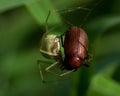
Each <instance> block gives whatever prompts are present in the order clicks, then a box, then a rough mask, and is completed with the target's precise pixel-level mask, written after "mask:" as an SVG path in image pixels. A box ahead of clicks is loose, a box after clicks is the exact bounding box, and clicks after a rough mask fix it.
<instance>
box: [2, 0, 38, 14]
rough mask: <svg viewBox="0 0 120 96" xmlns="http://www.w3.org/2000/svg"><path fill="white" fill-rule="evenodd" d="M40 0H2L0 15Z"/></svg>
mask: <svg viewBox="0 0 120 96" xmlns="http://www.w3.org/2000/svg"><path fill="white" fill-rule="evenodd" d="M34 1H38V0H0V13H1V12H4V11H6V10H10V9H12V8H16V7H19V6H21V5H24V4H26V3H32V2H34Z"/></svg>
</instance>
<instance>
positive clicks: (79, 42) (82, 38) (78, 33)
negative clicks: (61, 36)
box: [62, 26, 88, 70]
mask: <svg viewBox="0 0 120 96" xmlns="http://www.w3.org/2000/svg"><path fill="white" fill-rule="evenodd" d="M62 42H63V40H62ZM63 47H64V53H65V59H64V61H63V65H62V68H63V69H67V70H73V69H78V68H79V67H80V66H82V65H86V64H84V61H85V60H86V59H87V47H88V37H87V34H86V33H85V31H84V30H83V29H81V28H79V27H76V26H74V27H70V28H69V29H68V30H67V31H66V34H65V40H64V44H63Z"/></svg>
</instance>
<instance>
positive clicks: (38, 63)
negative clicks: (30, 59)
mask: <svg viewBox="0 0 120 96" xmlns="http://www.w3.org/2000/svg"><path fill="white" fill-rule="evenodd" d="M40 62H41V60H37V65H38V68H39V72H40V77H41V80H42V82H43V83H44V82H45V80H44V76H43V73H42V70H41V66H40Z"/></svg>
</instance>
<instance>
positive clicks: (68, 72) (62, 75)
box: [59, 69, 75, 76]
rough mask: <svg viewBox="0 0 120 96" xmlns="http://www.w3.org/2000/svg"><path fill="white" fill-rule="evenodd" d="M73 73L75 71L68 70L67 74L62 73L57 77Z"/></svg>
mask: <svg viewBox="0 0 120 96" xmlns="http://www.w3.org/2000/svg"><path fill="white" fill-rule="evenodd" d="M74 71H75V69H73V70H70V71H67V72H65V73H62V74H60V75H59V76H64V75H67V74H70V73H72V72H74Z"/></svg>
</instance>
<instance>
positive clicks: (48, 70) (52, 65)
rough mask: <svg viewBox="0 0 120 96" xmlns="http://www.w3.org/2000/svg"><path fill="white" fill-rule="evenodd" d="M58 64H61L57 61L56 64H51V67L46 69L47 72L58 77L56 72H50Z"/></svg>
mask: <svg viewBox="0 0 120 96" xmlns="http://www.w3.org/2000/svg"><path fill="white" fill-rule="evenodd" d="M58 63H59V62H58V61H56V62H55V63H53V64H51V65H50V66H48V67H47V68H45V71H46V72H50V73H52V74H55V75H58V74H57V73H54V72H52V71H50V69H51V68H52V67H54V66H55V65H57V64H58Z"/></svg>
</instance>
